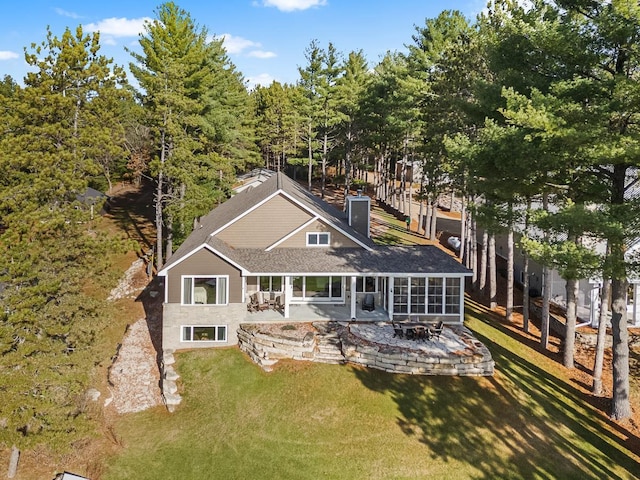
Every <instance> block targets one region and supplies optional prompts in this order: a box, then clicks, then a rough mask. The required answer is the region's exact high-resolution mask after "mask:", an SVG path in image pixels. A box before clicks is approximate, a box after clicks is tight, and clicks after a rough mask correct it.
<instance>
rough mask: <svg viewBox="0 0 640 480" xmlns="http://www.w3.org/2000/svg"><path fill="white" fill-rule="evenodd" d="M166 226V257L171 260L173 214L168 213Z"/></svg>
mask: <svg viewBox="0 0 640 480" xmlns="http://www.w3.org/2000/svg"><path fill="white" fill-rule="evenodd" d="M165 226H166V231H167V234H166V237H167V238H166V240H167V241H166V242H165V254H164V258H166V259H167V260H169V257H170V256H171V254H172V253H173V215H171V214H169V215H167V224H166V225H165Z"/></svg>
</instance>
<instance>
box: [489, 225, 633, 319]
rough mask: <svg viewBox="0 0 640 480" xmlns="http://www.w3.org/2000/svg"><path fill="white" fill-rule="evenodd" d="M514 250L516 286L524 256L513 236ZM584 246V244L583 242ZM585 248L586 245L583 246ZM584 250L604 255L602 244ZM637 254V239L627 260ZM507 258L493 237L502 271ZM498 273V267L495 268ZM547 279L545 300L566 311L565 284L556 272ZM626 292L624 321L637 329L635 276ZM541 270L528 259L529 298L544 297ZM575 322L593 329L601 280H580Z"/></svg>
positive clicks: (501, 240) (502, 241) (503, 244)
mask: <svg viewBox="0 0 640 480" xmlns="http://www.w3.org/2000/svg"><path fill="white" fill-rule="evenodd" d="M481 235H482V233H481V231H480V232H479V234H478V241H480V238H481ZM515 237H516V241H515V244H516V246H515V247H514V258H513V269H514V278H515V282H516V283H517V284H519V285H520V286H521V285H523V283H524V272H523V265H524V252H523V251H522V250H520V249H519V248H517V242H518V239H519V235H518V234H516V235H515ZM585 242H586V240H585ZM585 244H586V243H585ZM588 246H589V247H590V248H593V250H595V251H596V252H598V253H599V254H602V255H603V254H604V251H605V244H604V243H603V242H593V241H591V242H590V243H589V244H588ZM639 250H640V238H636V239H634V240H633V241H631V242H630V244H629V246H628V248H627V253H626V255H627V257H628V258H631V257H632V256H636V255H637V254H638V251H639ZM507 254H508V245H507V237H506V235H496V256H497V257H499V258H500V261H501V263H502V265H503V266H504V268H506V262H507ZM498 270H499V271H500V267H498ZM549 275H550V276H551V282H550V283H551V291H550V292H549V298H550V299H551V301H552V302H553V303H555V304H556V305H558V306H560V307H563V308H566V298H567V290H566V285H567V282H566V280H565V279H563V278H562V277H561V276H560V273H559V272H558V271H557V270H554V269H550V270H549ZM628 281H629V288H628V291H627V318H628V323H629V326H635V327H640V308H639V307H640V305H639V304H638V302H637V301H636V299H638V298H640V297H639V295H640V279H639V278H637V277H636V276H634V277H630V278H629V279H628ZM543 286H544V270H543V268H542V265H540V264H539V263H537V262H535V261H534V260H532V259H529V291H530V292H531V293H530V295H531V296H534V297H535V296H540V295H542V294H543V293H544V291H543ZM578 288H579V289H578V299H577V307H578V321H579V324H582V325H591V326H592V327H597V326H598V323H599V318H600V293H601V288H602V279H601V278H589V279H587V278H583V279H580V281H579V287H578Z"/></svg>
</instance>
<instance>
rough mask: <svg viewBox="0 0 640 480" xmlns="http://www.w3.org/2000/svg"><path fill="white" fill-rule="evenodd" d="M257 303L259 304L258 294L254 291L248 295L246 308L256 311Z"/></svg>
mask: <svg viewBox="0 0 640 480" xmlns="http://www.w3.org/2000/svg"><path fill="white" fill-rule="evenodd" d="M259 305H260V304H259V303H258V296H257V295H256V294H255V293H254V294H253V295H251V296H249V303H248V304H247V310H249V311H250V312H257V311H258V307H259Z"/></svg>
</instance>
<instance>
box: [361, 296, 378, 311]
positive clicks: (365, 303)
mask: <svg viewBox="0 0 640 480" xmlns="http://www.w3.org/2000/svg"><path fill="white" fill-rule="evenodd" d="M375 309H376V305H375V300H374V298H373V293H367V294H365V296H364V298H363V299H362V310H366V311H368V312H372V311H373V310H375Z"/></svg>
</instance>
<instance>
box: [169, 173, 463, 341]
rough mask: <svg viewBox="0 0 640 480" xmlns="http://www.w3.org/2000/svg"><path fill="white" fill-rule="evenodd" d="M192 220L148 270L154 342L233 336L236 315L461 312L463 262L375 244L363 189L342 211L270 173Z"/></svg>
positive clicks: (281, 317)
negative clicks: (157, 323)
mask: <svg viewBox="0 0 640 480" xmlns="http://www.w3.org/2000/svg"><path fill="white" fill-rule="evenodd" d="M196 225H197V226H196V228H195V230H194V231H193V232H192V234H191V235H190V236H189V237H188V238H187V239H186V240H185V242H184V243H183V244H182V245H181V246H180V248H179V249H178V250H177V251H176V252H175V253H174V254H173V255H172V256H171V257H170V258H169V259H168V260H167V263H166V265H165V266H164V268H163V269H162V270H161V271H160V272H159V273H158V274H159V275H160V276H162V277H164V288H165V298H164V305H163V348H164V349H182V348H193V347H212V346H225V345H234V344H237V342H238V339H237V329H238V326H239V325H240V324H241V323H258V322H274V323H275V322H288V323H290V322H309V321H318V320H327V321H329V320H337V321H349V320H353V321H362V320H376V321H380V320H389V319H406V318H407V317H408V316H409V315H411V316H412V317H413V316H418V317H420V319H421V320H425V321H437V320H443V321H445V322H447V323H453V324H461V323H462V322H463V318H464V284H465V278H466V277H468V276H470V275H471V272H470V271H469V270H468V269H466V268H465V267H463V266H462V265H461V264H460V263H459V262H457V261H456V260H455V259H453V258H452V257H451V256H449V255H448V254H447V253H445V252H444V251H442V250H440V249H439V248H437V247H435V246H431V245H429V246H424V245H422V246H379V245H375V244H374V243H373V242H372V240H371V239H370V238H369V227H370V199H369V197H367V196H360V195H358V196H351V197H348V199H347V212H346V213H345V212H342V211H340V210H338V209H336V208H334V207H332V206H331V205H329V204H327V203H326V202H324V201H322V200H320V199H319V198H317V197H315V196H314V195H312V194H311V193H309V192H308V191H307V190H305V189H304V188H303V187H302V186H301V185H299V184H298V183H296V182H294V181H292V180H290V179H289V178H288V177H286V176H285V175H284V174H282V173H275V174H273V175H270V176H268V178H266V179H264V181H263V182H257V183H256V186H255V187H253V188H249V189H246V190H244V191H242V192H240V193H237V194H236V195H235V196H233V197H232V198H230V199H229V200H227V201H226V202H225V203H223V204H221V205H220V206H219V207H217V208H215V209H214V210H212V211H211V212H210V213H209V214H208V215H206V216H205V217H202V218H201V219H199V222H197V223H196Z"/></svg>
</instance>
